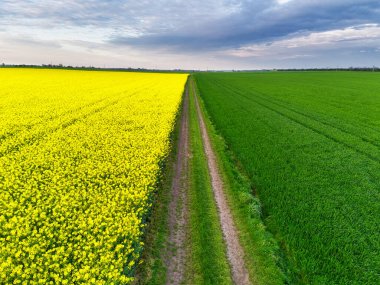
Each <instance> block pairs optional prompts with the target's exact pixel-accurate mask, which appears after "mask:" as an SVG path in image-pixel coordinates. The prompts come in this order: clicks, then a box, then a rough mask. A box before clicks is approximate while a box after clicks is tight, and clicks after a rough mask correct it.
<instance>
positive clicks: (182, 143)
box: [166, 86, 190, 285]
mask: <svg viewBox="0 0 380 285" xmlns="http://www.w3.org/2000/svg"><path fill="white" fill-rule="evenodd" d="M188 109H189V89H188V86H186V90H185V94H184V100H183V110H182V115H181V125H180V135H179V139H178V147H177V150H178V153H177V160H176V161H175V165H174V169H175V175H174V178H173V182H172V187H171V201H170V204H169V231H170V233H169V251H168V256H167V258H166V266H167V280H166V284H170V285H177V284H181V283H182V282H183V280H184V275H185V261H186V235H187V233H186V228H187V222H188V209H187V192H188V189H189V183H188V177H187V176H188V160H189V156H190V147H189V110H188Z"/></svg>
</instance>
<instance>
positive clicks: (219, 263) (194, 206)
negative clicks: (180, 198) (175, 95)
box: [186, 93, 232, 285]
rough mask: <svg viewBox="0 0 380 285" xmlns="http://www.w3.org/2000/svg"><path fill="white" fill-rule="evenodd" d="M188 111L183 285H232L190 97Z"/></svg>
mask: <svg viewBox="0 0 380 285" xmlns="http://www.w3.org/2000/svg"><path fill="white" fill-rule="evenodd" d="M190 94H191V93H190ZM189 111H190V147H191V158H190V161H189V163H190V192H189V214H190V215H189V248H188V249H189V250H188V252H189V263H188V266H187V278H186V279H187V282H186V284H194V285H195V284H232V279H231V274H230V269H229V265H228V261H227V256H226V249H225V244H224V241H223V236H222V231H221V228H220V224H219V218H218V213H217V209H216V205H215V202H214V197H213V192H212V188H211V180H210V176H209V174H208V167H207V161H206V157H205V154H204V150H203V144H202V138H201V132H200V127H199V124H198V119H197V113H196V108H195V102H194V97H193V96H190V110H189Z"/></svg>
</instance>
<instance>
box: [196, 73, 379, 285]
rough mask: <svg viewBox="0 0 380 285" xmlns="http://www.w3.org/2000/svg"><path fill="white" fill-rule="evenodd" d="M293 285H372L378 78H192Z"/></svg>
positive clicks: (275, 75) (375, 261) (374, 270)
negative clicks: (253, 194)
mask: <svg viewBox="0 0 380 285" xmlns="http://www.w3.org/2000/svg"><path fill="white" fill-rule="evenodd" d="M195 78H196V80H197V84H198V87H199V90H200V93H201V97H202V98H203V100H204V102H205V106H206V108H207V110H208V113H209V115H210V116H211V119H212V121H213V123H214V124H215V128H216V130H217V131H218V132H219V133H220V134H221V135H222V136H223V137H224V139H225V141H226V143H227V145H228V147H229V148H230V149H231V150H232V152H233V153H234V154H235V156H236V158H237V159H238V160H239V162H240V163H241V166H242V167H243V168H244V170H245V171H246V172H247V173H248V175H249V178H250V179H251V181H252V183H253V185H255V188H256V189H255V190H256V191H257V195H258V197H259V198H260V200H261V202H262V206H263V209H262V213H263V217H264V220H265V223H266V225H267V226H268V228H269V230H270V231H271V232H272V233H273V234H274V236H275V237H276V239H277V240H278V241H279V243H280V245H281V248H282V250H283V252H284V255H285V257H286V261H287V267H288V270H289V278H290V281H289V282H290V283H291V284H380V254H379V253H380V234H379V233H380V74H377V73H359V72H357V73H355V72H303V73H301V72H298V73H297V72H294V73H285V72H283V73H279V72H268V73H199V74H196V75H195Z"/></svg>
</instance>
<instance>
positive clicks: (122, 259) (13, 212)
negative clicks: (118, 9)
mask: <svg viewBox="0 0 380 285" xmlns="http://www.w3.org/2000/svg"><path fill="white" fill-rule="evenodd" d="M186 79H187V75H185V74H149V73H118V72H86V71H65V70H34V69H0V80H1V90H0V188H1V192H0V213H1V214H0V280H1V283H4V284H17V283H21V282H24V281H25V282H26V281H27V282H28V284H37V283H39V284H73V283H75V284H106V283H107V284H110V282H113V283H115V284H116V283H117V284H124V283H129V282H130V281H131V280H132V276H133V274H134V270H135V267H136V265H137V263H138V260H139V258H140V255H141V251H142V249H143V247H144V243H143V233H144V230H145V227H146V218H147V216H148V215H149V212H150V209H151V206H152V195H153V193H154V192H155V191H156V184H157V181H158V180H159V179H160V175H161V165H162V163H163V162H164V160H165V158H166V157H167V155H168V153H169V151H170V148H171V145H170V134H171V132H172V131H173V127H174V123H175V119H176V114H177V111H178V108H179V106H180V104H181V96H182V93H183V90H184V85H185V82H186Z"/></svg>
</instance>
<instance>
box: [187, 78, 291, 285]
mask: <svg viewBox="0 0 380 285" xmlns="http://www.w3.org/2000/svg"><path fill="white" fill-rule="evenodd" d="M189 80H193V82H194V87H195V94H196V96H197V98H198V102H199V105H200V109H201V112H202V113H203V116H204V120H205V123H206V128H207V131H208V133H209V136H210V139H211V143H212V146H213V148H214V151H215V154H216V158H217V161H218V166H219V171H220V173H221V175H222V179H223V183H224V186H225V189H226V191H225V194H226V197H227V200H228V204H229V207H230V209H231V212H232V215H233V218H234V221H235V224H236V227H237V229H238V232H239V238H240V243H241V245H242V247H243V249H244V252H245V256H244V260H245V262H246V264H247V267H248V270H249V275H250V279H251V281H252V282H253V284H259V285H271V284H273V285H275V284H284V283H286V280H287V279H288V278H287V277H286V274H285V272H286V266H285V262H284V260H283V258H282V257H281V256H282V254H281V250H280V247H279V245H278V244H277V241H276V240H275V239H274V237H273V236H272V234H271V233H270V232H268V231H267V230H266V227H265V224H264V222H263V220H262V213H261V205H260V201H259V199H258V198H257V197H256V196H255V195H254V186H253V185H252V184H251V182H250V180H249V179H248V177H247V176H246V175H245V173H244V170H243V169H242V168H241V167H240V164H239V162H238V161H237V160H236V158H235V156H234V154H233V153H232V151H231V150H229V149H228V146H227V144H226V143H225V141H224V139H223V137H222V136H221V135H220V134H219V133H218V132H217V131H216V129H215V127H214V125H213V123H212V118H211V117H210V116H209V114H208V113H207V109H206V107H205V105H204V102H203V99H202V97H201V95H200V92H199V89H198V87H197V80H196V76H194V75H192V76H191V77H190V79H189ZM250 253H251V254H250Z"/></svg>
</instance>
